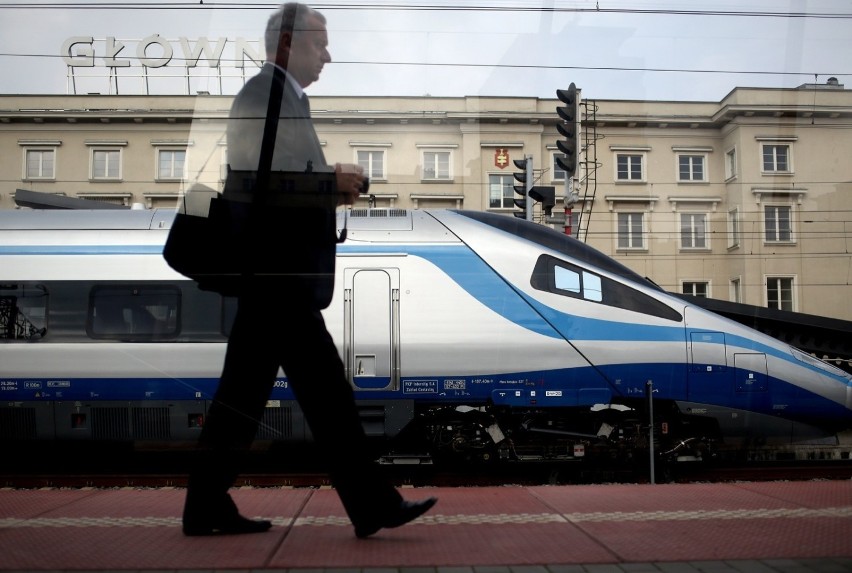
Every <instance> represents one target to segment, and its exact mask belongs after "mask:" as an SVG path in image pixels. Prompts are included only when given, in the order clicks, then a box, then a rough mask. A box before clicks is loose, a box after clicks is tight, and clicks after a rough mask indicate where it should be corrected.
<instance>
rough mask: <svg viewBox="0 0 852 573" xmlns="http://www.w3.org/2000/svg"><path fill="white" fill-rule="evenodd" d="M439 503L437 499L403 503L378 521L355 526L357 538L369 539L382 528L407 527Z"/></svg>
mask: <svg viewBox="0 0 852 573" xmlns="http://www.w3.org/2000/svg"><path fill="white" fill-rule="evenodd" d="M437 501H438V498H436V497H430V498H428V499H424V500H422V501H405V500H403V501H401V502H399V505H398V506H397V507H396V508H395V509H394V510H393V511H392V512H390V513H388V514H386V515H384V516H382V517H380V518H379V519H378V520H376V521H373V522H369V523H363V524H361V525H356V526H355V537H357V538H358V539H364V538H365V537H369V536H371V535H372V534H374V533H375V532H377V531H378V530H380V529H381V528H383V527H385V528H392V527H399V526H401V525H405V524H406V523H408V522H409V521H414V520H415V519H417V518H418V517H420V516H421V515H423V514H424V513H426V512H427V511H429V510H430V509H431V508H432V506H433V505H435V503H436V502H437Z"/></svg>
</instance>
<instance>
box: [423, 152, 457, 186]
mask: <svg viewBox="0 0 852 573" xmlns="http://www.w3.org/2000/svg"><path fill="white" fill-rule="evenodd" d="M422 157H423V161H422V165H423V173H422V176H421V178H422V179H424V180H427V181H434V180H439V181H448V180H450V179H452V177H453V173H452V154H451V153H450V152H449V151H438V150H424V151H423V152H422Z"/></svg>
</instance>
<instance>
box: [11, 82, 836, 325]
mask: <svg viewBox="0 0 852 573" xmlns="http://www.w3.org/2000/svg"><path fill="white" fill-rule="evenodd" d="M231 101H232V97H231V96H218V95H212V96H210V95H199V96H185V95H173V96H152V95H144V96H142V95H0V208H2V209H14V208H18V207H17V205H16V203H15V200H14V197H15V194H16V192H17V190H18V189H25V190H31V191H38V192H46V193H54V194H58V195H64V196H67V197H75V198H87V199H92V200H97V201H104V202H109V203H117V204H122V205H126V206H133V207H136V208H149V209H150V208H174V207H176V206H177V205H178V203H179V202H180V201H181V199H182V197H183V195H184V194H185V193H186V191H187V190H188V189H190V188H191V187H192V186H194V185H204V186H207V187H210V188H213V189H219V190H220V189H221V188H222V185H223V183H224V178H225V173H226V165H227V142H226V141H225V138H224V131H225V123H226V120H227V115H228V109H229V107H230V104H231ZM559 105H564V104H562V102H560V101H559V100H557V99H556V98H554V99H541V98H523V97H519V98H509V97H475V96H470V97H458V98H444V97H323V96H314V97H312V98H311V107H312V110H313V111H312V113H313V117H314V121H315V123H316V126H317V131H318V133H319V136H320V139H321V141H322V143H323V145H324V147H325V152H326V157H327V158H328V160H329V161H331V162H335V161H340V162H353V163H360V164H361V165H363V166H364V167H365V169H366V171H367V173H368V175H369V176H370V179H371V186H370V195H369V196H368V197H364V198H363V199H361V200H360V202H359V204H358V205H356V206H355V207H356V208H357V207H368V206H369V207H375V208H399V209H418V208H427V209H428V208H453V209H456V208H459V209H472V210H479V211H493V212H498V213H503V214H505V215H506V216H509V217H511V216H513V214H514V213H515V212H517V211H518V209H517V207H516V206H515V202H514V200H515V199H519V198H520V196H519V195H518V194H517V193H516V192H515V190H514V186H516V185H520V183H519V182H518V181H517V180H516V179H515V178H514V175H513V174H514V173H516V172H518V171H519V169H518V168H517V167H516V166H515V164H514V160H516V159H523V158H525V157H529V158H531V161H532V163H533V169H534V176H535V177H534V178H535V185H536V186H550V187H553V188H554V189H555V205H554V206H553V208H552V211H551V213H550V214H547V213H545V210H544V209H543V208H542V205H541V204H536V206H535V208H534V210H533V215H532V218H533V220H534V221H535V222H538V223H540V224H544V225H550V226H552V227H553V228H555V229H556V230H558V231H560V232H566V233H571V234H573V235H575V236H577V237H578V238H579V239H580V240H583V241H585V242H587V243H589V244H590V245H592V246H594V247H596V248H598V249H599V250H601V251H603V252H604V253H606V254H609V255H611V256H613V257H615V258H616V259H618V260H619V261H621V262H622V263H624V264H625V265H627V266H628V267H631V268H632V269H634V270H636V271H637V272H638V273H640V274H641V275H643V276H647V277H648V278H650V279H652V280H653V281H654V282H656V283H657V284H659V285H660V286H661V287H663V288H664V289H666V290H669V291H674V292H682V293H687V294H694V295H698V296H708V297H712V298H717V299H721V300H729V301H734V302H743V303H746V304H752V305H756V306H763V307H771V308H780V309H784V310H791V311H795V312H804V313H808V314H815V315H821V316H827V317H833V318H840V319H843V320H852V90H849V91H847V90H845V89H844V87H843V86H842V85H840V84H838V83H837V82H836V81H834V80H830V81H829V82H828V83H826V84H805V85H803V86H800V87H799V88H795V89H767V88H736V89H734V90H732V91H731V92H730V93H729V94H727V95H726V96H725V97H724V98H723V99H722V100H721V101H718V102H676V101H638V100H589V99H584V98H582V94H581V97H580V100H579V106H578V107H579V110H578V111H579V114H578V117H579V121H580V128H579V130H578V142H579V148H580V150H581V152H580V155H579V167H578V170H577V172H576V174H575V176H574V177H573V178H571V179H569V181H567V182H566V177H565V172H564V171H562V170H561V169H560V167H559V165H558V164H557V162H556V158H557V157H561V156H562V154H561V152H560V151H559V150H558V148H557V146H556V143H557V141H558V140H559V139H560V138H561V137H562V136H561V135H560V134H559V133H558V131H557V129H556V126H557V124H558V123H561V121H562V120H561V119H560V118H559V117H558V116H557V114H556V111H555V110H556V108H557V106H559ZM566 183H567V185H566ZM565 197H568V200H565Z"/></svg>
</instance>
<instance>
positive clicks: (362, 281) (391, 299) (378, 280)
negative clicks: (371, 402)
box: [343, 267, 400, 390]
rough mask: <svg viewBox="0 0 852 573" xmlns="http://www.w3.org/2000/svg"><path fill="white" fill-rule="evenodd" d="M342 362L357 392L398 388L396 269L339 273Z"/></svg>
mask: <svg viewBox="0 0 852 573" xmlns="http://www.w3.org/2000/svg"><path fill="white" fill-rule="evenodd" d="M343 280H344V291H343V360H344V364H345V366H346V375H347V377H348V378H349V382H350V383H351V384H352V385H353V386H354V387H355V388H356V389H358V390H397V389H398V388H399V372H400V364H399V360H400V351H399V344H400V340H399V302H400V301H399V269H396V268H375V267H370V268H346V269H344V271H343Z"/></svg>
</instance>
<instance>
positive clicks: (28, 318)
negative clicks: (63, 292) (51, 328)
mask: <svg viewBox="0 0 852 573" xmlns="http://www.w3.org/2000/svg"><path fill="white" fill-rule="evenodd" d="M47 303H48V294H47V288H46V287H44V286H43V285H28V284H21V283H11V284H9V283H6V284H0V340H3V341H9V340H23V341H32V340H40V339H42V338H44V335H45V334H47Z"/></svg>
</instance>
